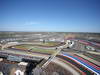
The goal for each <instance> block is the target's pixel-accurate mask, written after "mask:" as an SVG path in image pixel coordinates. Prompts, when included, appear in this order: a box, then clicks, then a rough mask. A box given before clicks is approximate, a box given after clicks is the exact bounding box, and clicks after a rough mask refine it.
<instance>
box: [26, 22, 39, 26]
mask: <svg viewBox="0 0 100 75" xmlns="http://www.w3.org/2000/svg"><path fill="white" fill-rule="evenodd" d="M37 24H39V23H38V22H33V21H30V22H26V23H25V24H24V25H37Z"/></svg>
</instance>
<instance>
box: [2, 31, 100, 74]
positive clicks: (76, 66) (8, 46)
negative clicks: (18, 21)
mask: <svg viewBox="0 0 100 75" xmlns="http://www.w3.org/2000/svg"><path fill="white" fill-rule="evenodd" d="M84 35H87V36H86V37H85V38H83V37H82V36H84ZM30 36H31V37H30ZM91 37H92V39H91ZM99 38H100V34H99V33H98V34H96V33H67V32H66V33H65V32H64V33H63V32H61V33H60V32H18V33H16V32H1V33H0V75H100V43H99V41H100V39H99Z"/></svg>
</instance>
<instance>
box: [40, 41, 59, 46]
mask: <svg viewBox="0 0 100 75" xmlns="http://www.w3.org/2000/svg"><path fill="white" fill-rule="evenodd" d="M59 44H60V43H59V42H46V43H41V44H40V45H42V46H57V45H59Z"/></svg>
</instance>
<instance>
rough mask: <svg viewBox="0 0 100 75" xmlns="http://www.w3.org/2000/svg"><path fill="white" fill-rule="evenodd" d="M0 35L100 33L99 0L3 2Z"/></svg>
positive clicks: (18, 0) (15, 0)
mask: <svg viewBox="0 0 100 75" xmlns="http://www.w3.org/2000/svg"><path fill="white" fill-rule="evenodd" d="M0 31H55V32H100V0H0Z"/></svg>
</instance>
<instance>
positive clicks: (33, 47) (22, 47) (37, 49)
mask: <svg viewBox="0 0 100 75" xmlns="http://www.w3.org/2000/svg"><path fill="white" fill-rule="evenodd" d="M14 47H15V48H18V49H23V50H29V49H31V51H33V52H41V53H50V54H52V53H55V52H56V50H53V49H43V48H38V46H33V45H17V46H14Z"/></svg>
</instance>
